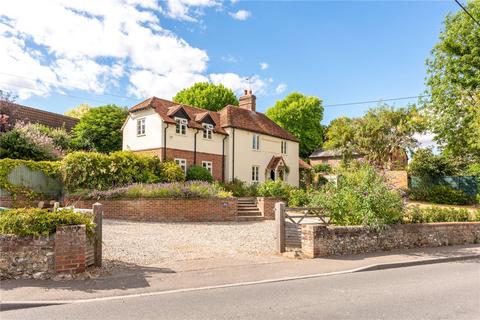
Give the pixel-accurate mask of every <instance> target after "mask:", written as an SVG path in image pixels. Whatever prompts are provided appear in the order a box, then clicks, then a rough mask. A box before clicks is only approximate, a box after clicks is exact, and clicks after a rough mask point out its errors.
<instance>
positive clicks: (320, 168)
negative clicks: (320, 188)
mask: <svg viewBox="0 0 480 320" xmlns="http://www.w3.org/2000/svg"><path fill="white" fill-rule="evenodd" d="M313 170H314V171H315V173H330V172H332V167H331V166H330V165H329V164H328V163H318V164H316V165H314V166H313Z"/></svg>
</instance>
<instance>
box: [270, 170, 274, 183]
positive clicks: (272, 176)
mask: <svg viewBox="0 0 480 320" xmlns="http://www.w3.org/2000/svg"><path fill="white" fill-rule="evenodd" d="M270 179H271V180H272V181H275V170H270Z"/></svg>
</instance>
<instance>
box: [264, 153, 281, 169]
mask: <svg viewBox="0 0 480 320" xmlns="http://www.w3.org/2000/svg"><path fill="white" fill-rule="evenodd" d="M280 161H283V163H285V160H283V157H282V156H273V157H272V159H270V162H269V163H268V165H267V170H274V169H276V168H277V167H278V164H279V163H280Z"/></svg>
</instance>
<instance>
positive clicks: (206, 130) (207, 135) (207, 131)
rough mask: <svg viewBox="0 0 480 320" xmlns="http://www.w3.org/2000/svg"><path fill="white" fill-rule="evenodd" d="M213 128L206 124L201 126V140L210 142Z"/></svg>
mask: <svg viewBox="0 0 480 320" xmlns="http://www.w3.org/2000/svg"><path fill="white" fill-rule="evenodd" d="M212 132H213V126H212V125H211V124H208V123H204V124H203V138H204V139H208V140H211V139H212Z"/></svg>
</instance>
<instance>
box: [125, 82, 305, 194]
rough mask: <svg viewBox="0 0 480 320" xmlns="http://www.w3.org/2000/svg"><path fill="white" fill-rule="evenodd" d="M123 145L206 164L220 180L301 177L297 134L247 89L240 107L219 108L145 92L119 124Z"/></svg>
mask: <svg viewBox="0 0 480 320" xmlns="http://www.w3.org/2000/svg"><path fill="white" fill-rule="evenodd" d="M123 150H131V151H134V152H142V153H149V154H155V155H157V156H158V157H160V159H162V160H164V161H165V160H173V161H175V162H177V163H178V164H179V165H180V166H181V167H182V169H183V170H184V171H185V172H186V170H187V169H188V167H190V166H191V165H199V166H203V167H205V168H206V169H208V170H209V171H210V172H211V173H212V175H213V177H214V178H215V179H216V180H219V181H232V180H233V179H234V178H237V179H240V180H243V181H246V182H249V183H256V182H263V181H265V180H268V179H272V180H283V181H285V182H287V183H289V184H291V185H295V186H297V185H298V182H299V156H298V140H297V138H295V137H294V136H293V135H292V134H290V133H289V132H288V131H286V130H285V129H283V128H281V127H280V126H279V125H277V124H276V123H275V122H273V121H272V120H270V119H269V118H267V117H266V116H265V115H264V114H263V113H260V112H257V111H256V98H255V95H253V94H252V92H251V91H247V90H245V93H244V95H243V96H242V97H240V105H239V106H238V107H236V106H231V105H228V106H226V107H224V108H223V109H222V110H220V111H218V112H213V111H208V110H205V109H201V108H196V107H192V106H187V105H181V104H178V103H175V102H172V101H168V100H164V99H159V98H156V97H152V98H149V99H147V100H145V101H143V102H141V103H139V104H137V105H135V106H133V107H132V108H130V110H129V117H128V119H127V121H126V122H125V124H124V126H123Z"/></svg>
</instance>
